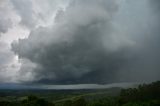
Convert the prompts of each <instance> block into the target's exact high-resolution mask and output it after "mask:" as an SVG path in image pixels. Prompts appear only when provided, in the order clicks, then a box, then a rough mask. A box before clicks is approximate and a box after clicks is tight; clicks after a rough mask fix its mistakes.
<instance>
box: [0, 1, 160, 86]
mask: <svg viewBox="0 0 160 106" xmlns="http://www.w3.org/2000/svg"><path fill="white" fill-rule="evenodd" d="M159 19H160V0H0V83H22V84H28V83H29V84H35V83H38V84H53V85H54V84H60V85H63V84H109V83H120V82H150V81H155V80H160V56H159V55H160V20H159Z"/></svg>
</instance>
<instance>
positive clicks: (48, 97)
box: [0, 81, 160, 106]
mask: <svg viewBox="0 0 160 106" xmlns="http://www.w3.org/2000/svg"><path fill="white" fill-rule="evenodd" d="M0 106H160V81H157V82H154V83H151V84H142V85H139V86H138V87H137V88H128V89H122V88H118V87H117V88H116V87H114V88H108V89H81V90H36V89H34V90H5V89H4V90H0Z"/></svg>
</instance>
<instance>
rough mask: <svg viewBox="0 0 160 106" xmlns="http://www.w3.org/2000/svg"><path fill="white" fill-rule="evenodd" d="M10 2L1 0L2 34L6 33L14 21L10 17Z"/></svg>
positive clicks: (0, 25) (0, 22) (0, 28)
mask: <svg viewBox="0 0 160 106" xmlns="http://www.w3.org/2000/svg"><path fill="white" fill-rule="evenodd" d="M9 9H10V7H9V2H8V0H6V1H5V0H1V1H0V35H1V33H6V32H7V31H8V29H9V28H11V27H12V21H11V19H10V17H9V14H10V13H9Z"/></svg>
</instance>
